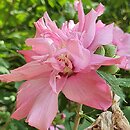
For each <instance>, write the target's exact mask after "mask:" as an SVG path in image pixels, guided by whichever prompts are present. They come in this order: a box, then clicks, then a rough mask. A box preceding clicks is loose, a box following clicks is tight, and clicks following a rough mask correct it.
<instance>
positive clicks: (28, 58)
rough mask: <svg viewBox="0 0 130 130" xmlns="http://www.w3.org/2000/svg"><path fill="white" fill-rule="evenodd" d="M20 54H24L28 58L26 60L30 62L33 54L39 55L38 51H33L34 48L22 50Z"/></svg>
mask: <svg viewBox="0 0 130 130" xmlns="http://www.w3.org/2000/svg"><path fill="white" fill-rule="evenodd" d="M18 52H19V53H20V54H23V55H24V58H25V60H26V62H30V61H32V60H33V59H32V56H36V55H38V54H37V53H36V52H34V51H32V50H20V51H18Z"/></svg>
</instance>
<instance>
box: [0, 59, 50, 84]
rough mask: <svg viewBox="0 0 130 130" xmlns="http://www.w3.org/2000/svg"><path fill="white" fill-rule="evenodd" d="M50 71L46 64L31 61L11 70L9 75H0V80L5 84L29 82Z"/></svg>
mask: <svg viewBox="0 0 130 130" xmlns="http://www.w3.org/2000/svg"><path fill="white" fill-rule="evenodd" d="M51 70H52V68H51V66H49V65H48V64H44V63H40V62H37V61H32V62H29V63H27V64H25V65H23V66H22V67H19V68H17V69H14V70H12V71H11V73H10V74H4V75H0V80H2V81H5V82H11V81H22V80H29V79H31V78H34V77H36V76H39V75H41V74H43V73H46V72H50V71H51Z"/></svg>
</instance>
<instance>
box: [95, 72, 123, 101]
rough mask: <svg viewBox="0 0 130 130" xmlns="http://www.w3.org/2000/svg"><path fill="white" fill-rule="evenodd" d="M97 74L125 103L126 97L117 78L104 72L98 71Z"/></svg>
mask: <svg viewBox="0 0 130 130" xmlns="http://www.w3.org/2000/svg"><path fill="white" fill-rule="evenodd" d="M97 72H98V74H99V75H100V76H101V77H102V78H103V79H105V80H106V82H107V83H108V84H109V85H110V87H111V89H112V91H113V92H114V93H115V94H117V95H118V96H119V97H120V98H121V99H123V100H124V101H125V95H124V93H123V91H122V89H121V88H120V87H119V83H118V82H117V78H116V77H115V76H113V75H111V74H108V73H105V72H103V71H99V70H98V71H97ZM115 81H116V82H115Z"/></svg>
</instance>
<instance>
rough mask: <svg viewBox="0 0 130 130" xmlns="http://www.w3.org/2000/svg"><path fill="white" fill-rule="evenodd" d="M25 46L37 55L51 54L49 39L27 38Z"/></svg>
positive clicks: (50, 41)
mask: <svg viewBox="0 0 130 130" xmlns="http://www.w3.org/2000/svg"><path fill="white" fill-rule="evenodd" d="M26 44H27V45H28V46H32V50H33V51H35V52H36V53H37V54H48V53H50V52H51V44H52V40H51V39H49V38H28V39H27V40H26Z"/></svg>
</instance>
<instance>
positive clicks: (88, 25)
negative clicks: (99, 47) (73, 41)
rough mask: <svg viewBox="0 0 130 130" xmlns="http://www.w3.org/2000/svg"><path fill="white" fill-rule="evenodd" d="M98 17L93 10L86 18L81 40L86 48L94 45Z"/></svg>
mask: <svg viewBox="0 0 130 130" xmlns="http://www.w3.org/2000/svg"><path fill="white" fill-rule="evenodd" d="M97 17H98V15H97V12H96V11H95V10H93V9H92V10H91V11H90V12H89V13H88V14H87V15H86V16H85V23H84V28H83V34H82V37H81V39H80V40H81V41H82V43H83V46H84V47H85V48H87V47H88V46H89V45H90V44H91V43H92V41H93V39H94V37H95V31H96V19H97Z"/></svg>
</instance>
